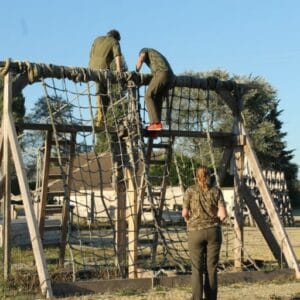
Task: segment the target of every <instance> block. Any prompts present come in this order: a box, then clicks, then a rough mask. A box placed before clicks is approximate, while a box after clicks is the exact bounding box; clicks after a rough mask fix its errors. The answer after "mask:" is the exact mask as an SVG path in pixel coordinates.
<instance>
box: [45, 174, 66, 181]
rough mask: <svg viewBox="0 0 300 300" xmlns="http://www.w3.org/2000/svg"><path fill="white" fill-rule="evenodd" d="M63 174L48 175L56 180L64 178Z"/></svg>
mask: <svg viewBox="0 0 300 300" xmlns="http://www.w3.org/2000/svg"><path fill="white" fill-rule="evenodd" d="M62 178H63V177H62V174H49V175H48V179H52V180H55V179H62Z"/></svg>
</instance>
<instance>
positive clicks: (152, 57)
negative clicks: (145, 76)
mask: <svg viewBox="0 0 300 300" xmlns="http://www.w3.org/2000/svg"><path fill="white" fill-rule="evenodd" d="M141 53H145V54H146V56H145V60H144V62H145V63H146V65H147V66H148V67H149V68H150V70H151V72H152V73H155V72H169V73H170V75H172V74H173V71H172V68H171V66H170V64H169V62H168V61H167V59H166V58H165V57H164V56H163V55H162V54H161V53H159V52H158V51H157V50H155V49H151V48H143V49H142V50H141V51H140V54H141Z"/></svg>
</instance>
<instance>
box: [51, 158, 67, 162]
mask: <svg viewBox="0 0 300 300" xmlns="http://www.w3.org/2000/svg"><path fill="white" fill-rule="evenodd" d="M61 161H62V162H64V163H66V162H69V161H70V158H69V157H61ZM49 162H55V163H58V157H50V158H49Z"/></svg>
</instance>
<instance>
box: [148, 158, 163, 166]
mask: <svg viewBox="0 0 300 300" xmlns="http://www.w3.org/2000/svg"><path fill="white" fill-rule="evenodd" d="M149 164H152V165H165V164H166V161H165V160H158V159H150V161H149Z"/></svg>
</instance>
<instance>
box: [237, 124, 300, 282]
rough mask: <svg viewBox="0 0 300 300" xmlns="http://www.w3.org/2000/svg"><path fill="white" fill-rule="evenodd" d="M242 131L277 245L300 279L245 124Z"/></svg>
mask: <svg viewBox="0 0 300 300" xmlns="http://www.w3.org/2000/svg"><path fill="white" fill-rule="evenodd" d="M241 126H242V130H243V132H244V133H245V137H246V144H245V146H244V151H245V154H246V156H247V158H248V161H249V164H250V167H251V170H252V172H253V175H254V177H255V180H256V185H257V187H258V189H259V192H260V194H261V197H262V200H263V202H264V204H265V207H266V209H267V211H268V215H269V217H270V220H271V223H272V225H273V228H274V232H275V237H276V239H277V243H278V244H279V245H280V248H281V251H282V253H283V254H284V256H285V259H286V262H287V264H288V266H289V267H290V268H291V269H294V270H295V275H296V278H298V279H300V270H299V265H298V261H297V258H296V255H295V252H294V250H293V247H292V245H291V243H290V240H289V237H288V235H287V233H286V231H285V228H284V226H283V224H282V222H281V220H280V217H279V215H278V213H277V211H276V207H275V204H274V202H273V199H272V195H271V193H270V191H269V189H268V186H267V184H266V182H265V179H264V177H263V172H262V169H261V167H260V164H259V161H258V159H257V157H256V154H255V152H254V151H253V147H252V145H251V141H250V138H249V136H248V135H247V132H246V129H245V127H244V125H243V124H241Z"/></svg>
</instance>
